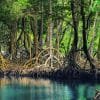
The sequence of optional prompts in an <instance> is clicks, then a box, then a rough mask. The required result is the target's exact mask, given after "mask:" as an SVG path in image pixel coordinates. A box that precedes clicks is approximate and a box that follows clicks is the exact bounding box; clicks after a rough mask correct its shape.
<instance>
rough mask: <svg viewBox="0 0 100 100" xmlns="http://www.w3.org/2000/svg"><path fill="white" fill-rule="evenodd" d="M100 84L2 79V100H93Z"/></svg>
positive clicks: (0, 90) (0, 93) (0, 91)
mask: <svg viewBox="0 0 100 100" xmlns="http://www.w3.org/2000/svg"><path fill="white" fill-rule="evenodd" d="M96 89H98V90H99V89H100V84H99V83H95V82H91V83H89V82H82V81H80V80H74V81H73V80H70V81H68V80H67V81H60V80H56V81H54V80H49V79H31V78H13V77H12V78H7V77H5V78H1V79H0V100H93V97H94V95H95V90H96Z"/></svg>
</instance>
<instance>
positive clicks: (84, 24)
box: [81, 0, 95, 69]
mask: <svg viewBox="0 0 100 100" xmlns="http://www.w3.org/2000/svg"><path fill="white" fill-rule="evenodd" d="M84 6H85V5H84V0H81V16H82V23H83V26H82V34H83V50H84V53H85V55H86V58H87V60H88V61H89V63H90V67H91V69H94V68H95V66H94V64H93V63H92V60H91V56H90V54H89V52H88V48H87V32H86V31H87V30H86V18H85V11H84Z"/></svg>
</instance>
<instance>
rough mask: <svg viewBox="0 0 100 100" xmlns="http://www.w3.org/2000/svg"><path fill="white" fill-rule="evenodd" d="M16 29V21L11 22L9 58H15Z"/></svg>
mask: <svg viewBox="0 0 100 100" xmlns="http://www.w3.org/2000/svg"><path fill="white" fill-rule="evenodd" d="M16 31H17V23H16V22H13V23H12V25H11V34H10V43H11V59H12V60H13V59H15V58H16V49H17V48H16Z"/></svg>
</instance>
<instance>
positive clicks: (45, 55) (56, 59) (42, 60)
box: [24, 47, 63, 68]
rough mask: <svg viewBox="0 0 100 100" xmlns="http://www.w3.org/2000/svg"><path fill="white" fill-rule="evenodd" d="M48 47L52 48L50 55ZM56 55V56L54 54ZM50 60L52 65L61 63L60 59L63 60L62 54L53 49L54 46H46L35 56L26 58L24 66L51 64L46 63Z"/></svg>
mask: <svg viewBox="0 0 100 100" xmlns="http://www.w3.org/2000/svg"><path fill="white" fill-rule="evenodd" d="M50 49H51V50H52V52H53V53H52V57H51V56H50V53H49V51H50ZM56 55H57V56H56ZM50 60H52V61H53V67H55V65H56V66H57V65H59V66H61V65H62V61H63V56H62V55H61V53H60V52H59V51H58V50H57V49H55V48H50V47H48V48H46V49H44V50H42V51H41V52H40V53H39V54H38V56H37V57H35V58H32V59H30V60H28V61H27V62H26V63H25V64H24V67H25V68H27V67H34V66H35V67H40V66H42V65H43V66H44V65H45V66H51V65H50V64H48V62H50Z"/></svg>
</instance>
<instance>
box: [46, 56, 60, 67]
mask: <svg viewBox="0 0 100 100" xmlns="http://www.w3.org/2000/svg"><path fill="white" fill-rule="evenodd" d="M51 60H53V62H52V65H53V66H52V67H58V66H61V65H62V63H61V62H60V60H59V59H58V58H57V57H56V56H52V57H51V56H49V57H48V59H47V60H46V61H45V67H47V66H49V67H51Z"/></svg>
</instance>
